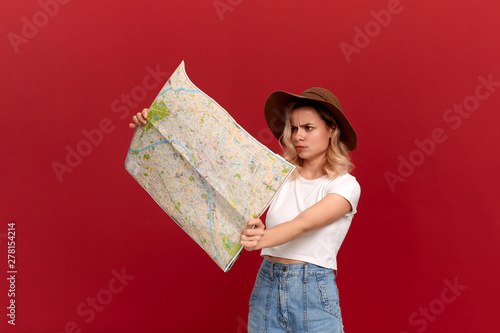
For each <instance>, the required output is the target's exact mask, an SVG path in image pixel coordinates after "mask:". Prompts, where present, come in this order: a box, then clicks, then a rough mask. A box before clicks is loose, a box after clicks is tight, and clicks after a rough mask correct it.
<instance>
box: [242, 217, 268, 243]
mask: <svg viewBox="0 0 500 333" xmlns="http://www.w3.org/2000/svg"><path fill="white" fill-rule="evenodd" d="M252 227H254V228H253V229H252ZM265 229H266V227H265V226H264V223H262V220H261V219H251V220H250V221H248V222H247V228H246V229H245V230H243V231H242V232H241V245H243V246H244V247H245V250H247V251H253V250H258V249H259V248H258V247H257V245H258V244H259V241H260V240H261V238H262V236H264V232H265Z"/></svg>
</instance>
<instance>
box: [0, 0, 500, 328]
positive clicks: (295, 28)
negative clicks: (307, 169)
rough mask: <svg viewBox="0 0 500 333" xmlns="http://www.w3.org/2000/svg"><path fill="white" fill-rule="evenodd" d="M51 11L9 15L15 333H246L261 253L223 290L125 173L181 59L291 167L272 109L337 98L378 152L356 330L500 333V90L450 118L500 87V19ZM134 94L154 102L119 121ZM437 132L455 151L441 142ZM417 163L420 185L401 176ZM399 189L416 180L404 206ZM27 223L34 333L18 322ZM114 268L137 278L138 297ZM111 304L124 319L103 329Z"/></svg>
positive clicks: (372, 154) (348, 266)
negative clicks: (96, 302)
mask: <svg viewBox="0 0 500 333" xmlns="http://www.w3.org/2000/svg"><path fill="white" fill-rule="evenodd" d="M61 1H62V0H61ZM63 2H64V1H63ZM41 3H46V2H44V0H42V2H41ZM47 3H52V7H48V8H49V9H50V10H51V14H52V17H51V16H49V15H47V14H43V12H42V10H43V9H42V7H41V5H40V3H39V2H38V1H35V0H22V1H16V2H12V1H2V4H1V8H0V13H1V14H0V15H1V21H0V22H1V23H0V35H1V36H3V37H2V39H1V42H0V52H1V53H0V54H1V62H0V70H1V77H2V80H1V82H0V89H1V91H2V92H1V96H2V98H1V106H2V111H3V112H2V115H3V116H2V126H1V128H2V129H1V131H0V135H1V142H2V149H1V152H2V163H1V166H0V174H1V177H2V178H1V179H2V185H1V188H2V190H1V194H0V205H1V210H0V214H1V220H0V242H1V243H0V250H1V252H0V253H4V254H1V255H0V258H4V259H1V262H0V276H2V279H1V282H0V305H1V306H0V318H2V319H0V331H2V332H52V333H55V332H78V331H80V330H81V332H246V329H245V328H244V326H245V325H246V316H247V311H248V297H249V295H250V292H251V288H252V286H253V283H254V278H255V275H256V272H257V269H258V266H259V264H260V260H261V259H260V257H259V254H258V253H257V252H252V253H248V252H244V253H243V254H242V256H241V258H240V259H238V261H237V262H236V264H235V265H234V266H233V268H232V269H231V270H230V271H229V272H228V273H223V272H222V271H221V270H220V269H219V268H218V267H217V266H216V265H215V264H214V263H213V262H212V261H211V260H210V258H209V257H208V256H207V255H206V254H204V253H203V251H202V250H201V249H200V248H199V247H198V246H197V245H196V244H195V243H194V242H192V241H191V240H190V238H189V237H188V236H187V235H186V234H184V233H183V231H182V230H181V229H180V228H179V227H178V226H177V225H175V223H173V222H172V221H171V220H170V218H168V217H167V216H166V215H165V213H164V212H163V211H162V210H161V209H160V208H159V207H158V206H157V205H156V203H155V202H154V201H153V200H152V199H151V198H150V197H149V195H148V194H147V193H146V192H145V191H144V190H143V189H142V188H141V187H140V186H139V185H138V184H137V183H136V182H135V181H134V180H133V178H132V177H131V176H130V175H129V174H128V173H127V172H126V171H125V169H124V160H125V156H126V153H127V149H128V146H129V144H130V140H131V138H132V134H133V131H132V130H130V129H129V128H128V127H127V125H128V122H129V120H130V116H131V115H132V114H133V113H135V112H137V111H139V110H141V109H142V108H143V107H147V106H148V105H150V104H151V102H152V101H153V99H154V97H155V96H156V94H157V93H158V91H159V87H158V88H157V89H154V90H153V89H152V90H148V91H147V96H139V95H137V94H138V92H139V90H140V88H137V87H141V86H142V85H143V79H144V78H145V77H146V75H147V74H148V71H147V70H146V68H147V67H148V66H149V67H151V68H156V67H158V68H159V69H160V70H161V72H163V73H167V74H170V73H172V72H173V71H174V70H175V68H176V67H177V66H178V65H179V63H180V62H181V60H185V61H186V69H187V73H188V75H189V76H190V78H191V79H192V81H193V82H194V83H195V84H196V85H197V86H198V87H199V88H200V89H201V90H203V91H204V92H206V93H207V94H208V95H209V96H211V97H213V98H214V99H215V100H217V101H218V102H219V104H221V105H222V106H223V107H224V108H225V109H226V110H228V112H229V113H230V114H231V115H232V116H233V117H234V118H235V120H236V121H237V122H238V123H240V124H241V125H242V126H243V127H244V128H245V129H246V130H247V131H248V132H250V133H251V134H252V135H254V136H255V137H256V138H257V139H259V140H260V141H261V142H263V143H264V144H266V145H268V146H269V147H271V148H272V149H274V150H276V151H277V150H278V146H277V144H276V142H275V141H274V140H273V139H272V138H271V136H270V132H269V130H268V129H267V127H266V124H265V121H264V117H263V105H264V102H265V100H266V98H267V96H268V95H269V94H270V93H271V92H272V91H274V90H287V91H291V92H295V93H300V92H301V91H303V90H305V89H306V88H308V87H310V86H322V87H326V88H329V89H330V90H332V91H333V92H334V93H335V94H336V95H337V96H338V97H339V99H340V100H341V102H342V104H343V110H344V112H345V113H346V114H347V115H348V117H349V119H350V120H351V122H352V124H353V125H354V127H355V129H356V130H357V132H358V135H359V146H358V147H359V148H358V149H357V150H356V151H355V152H354V153H353V154H352V156H353V159H354V162H355V164H356V166H357V168H356V169H355V171H354V175H355V176H356V177H357V179H358V180H359V182H360V184H361V187H362V195H361V200H360V204H359V207H358V210H359V213H358V214H357V215H356V216H355V218H354V221H353V224H352V227H351V230H350V232H349V234H348V236H347V238H346V240H345V243H344V245H343V246H342V249H341V250H340V253H339V257H338V261H339V271H340V272H339V276H338V286H339V289H340V297H341V307H342V311H343V318H344V324H345V327H346V331H348V332H351V333H352V332H394V333H402V332H407V333H413V332H424V331H425V332H429V333H430V332H492V331H495V330H496V329H498V321H497V316H498V312H499V310H500V303H499V301H498V297H499V287H498V280H499V277H500V269H499V264H498V260H499V249H500V246H499V245H498V244H499V243H498V238H499V232H500V224H499V219H498V217H497V214H496V212H497V208H496V207H497V204H496V201H497V199H498V194H497V187H498V185H499V179H498V175H497V171H498V166H499V158H498V148H495V147H496V146H497V145H498V139H499V134H498V133H499V130H498V124H499V118H500V117H499V115H498V112H499V109H498V105H499V102H500V87H492V88H491V87H490V89H491V91H488V90H487V88H484V87H483V88H479V92H480V93H481V96H484V95H486V94H487V92H488V93H489V95H488V97H487V98H484V100H480V101H479V105H472V104H471V105H472V106H471V107H470V108H472V107H474V109H475V111H473V112H470V113H469V112H468V111H467V112H466V113H464V114H465V116H464V117H462V116H461V117H460V119H461V122H460V123H458V121H459V120H457V119H458V118H453V119H455V120H454V121H453V122H451V120H449V121H446V120H445V118H444V117H446V115H448V116H450V114H449V113H448V112H452V111H447V110H448V109H450V108H453V105H454V104H455V103H457V104H461V103H463V102H464V100H467V101H468V102H470V103H473V102H474V98H473V97H471V96H474V95H475V93H476V87H478V85H480V80H479V79H478V78H479V77H480V76H482V77H484V78H488V76H491V79H492V80H493V81H495V82H500V64H499V61H498V59H499V58H500V44H499V43H498V33H499V32H500V31H499V29H500V21H499V20H498V12H499V10H500V4H498V2H496V1H493V0H491V1H488V0H477V1H451V0H446V1H432V0H418V1H410V0H401V2H400V4H399V6H395V7H391V6H393V5H394V4H395V2H394V0H376V1H307V2H306V1H264V0H259V1H242V0H220V1H212V0H206V1H152V0H143V1H128V0H125V1H91V0H88V1H69V2H68V3H66V4H59V5H58V6H59V7H58V8H56V7H55V6H54V5H53V4H54V2H53V1H50V0H47ZM217 4H219V6H220V4H225V5H226V7H217V8H216V5H217ZM388 6H389V7H391V9H392V10H393V12H396V11H397V12H398V13H397V14H391V19H390V22H387V21H388V19H387V16H386V17H385V18H386V22H384V24H383V25H385V26H381V25H380V24H379V23H374V22H375V19H374V16H373V13H372V11H375V13H379V11H380V10H383V9H387V7H388ZM56 9H57V10H56ZM372 21H373V22H372ZM26 22H28V23H26ZM370 22H371V23H370ZM32 23H36V24H37V25H38V27H36V26H35V29H36V30H34V29H32V30H29V29H28V28H27V27H25V26H26V25H29V24H32ZM356 27H358V28H359V29H361V30H364V29H365V28H368V29H372V30H369V34H370V35H371V37H370V36H368V37H365V38H364V39H363V38H362V37H359V36H358V38H357V39H356V41H357V43H358V46H359V47H358V50H357V53H352V54H350V56H348V57H346V56H345V55H344V54H343V52H342V50H341V47H340V45H344V46H345V45H346V44H342V43H347V44H349V45H352V46H355V45H356V44H355V36H356V34H357V32H356V31H357V30H355V28H356ZM23 31H24V32H23ZM23 33H24V36H29V38H26V37H23ZM14 36H17V37H15V38H14ZM16 38H17V39H16ZM22 38H25V39H22ZM367 38H369V41H368V40H367ZM21 40H22V42H21ZM368 42H369V43H368ZM363 43H364V44H363ZM365 44H367V45H365ZM348 60H350V61H348ZM163 75H166V74H163ZM163 81H164V80H163ZM151 82H153V81H151ZM162 84H163V82H162ZM134 89H135V90H134ZM132 91H135V93H136V99H137V100H138V101H137V102H138V103H136V104H135V105H133V106H134V107H125V108H123V106H124V105H125V104H123V103H121V102H120V104H119V105H120V106H122V109H121V110H122V111H121V112H119V113H117V112H114V110H115V111H116V109H114V108H113V107H112V104H113V102H114V101H115V100H116V99H118V101H119V100H120V98H121V96H122V94H125V95H126V94H131V92H132ZM137 96H139V97H140V98H139V97H137ZM115 106H116V105H115ZM124 114H126V117H124ZM454 117H457V115H456V114H455V116H454ZM103 119H109V120H108V122H110V124H111V125H110V126H111V127H110V128H111V129H112V130H111V129H108V132H109V133H105V134H103V138H102V142H99V144H97V145H93V146H92V150H91V152H89V153H88V154H87V155H88V156H84V157H83V158H82V160H81V161H79V162H78V163H76V162H75V164H77V165H76V166H74V167H72V168H71V172H64V173H63V174H62V176H61V179H58V177H57V175H56V172H55V171H54V169H53V163H54V162H58V163H61V165H62V164H66V162H65V159H66V155H67V154H68V152H67V150H66V147H67V146H69V147H70V148H71V149H77V147H78V145H79V144H80V148H81V147H83V146H82V145H84V143H82V142H84V141H86V137H85V136H84V134H83V133H84V132H83V131H84V130H87V131H92V130H95V129H97V128H99V124H100V122H101V120H103ZM453 126H454V127H455V128H453ZM436 129H438V132H439V129H441V132H440V133H441V134H440V136H438V139H440V140H441V141H444V142H441V143H435V144H430V143H429V140H430V139H431V138H432V132H433V131H434V130H436ZM444 138H445V139H444ZM416 140H420V141H421V142H426V143H427V146H424V148H422V149H424V150H427V153H428V154H427V155H424V153H422V152H421V153H419V152H418V150H419V148H418V145H417V143H416ZM433 145H434V147H433ZM425 147H426V148H425ZM87 148H88V147H87ZM82 149H83V148H82ZM422 149H420V150H422ZM409 159H412V161H413V162H414V163H415V164H418V165H417V166H416V167H413V169H414V170H411V169H410V170H408V169H404V167H403V166H401V167H400V164H402V163H403V162H401V161H402V160H406V161H408V160H409ZM406 167H408V166H406ZM398 168H400V169H401V170H400V171H398ZM398 172H401V174H398ZM405 172H406V173H405ZM388 173H391V175H393V176H394V175H399V176H398V177H401V178H398V179H399V181H397V182H396V183H395V184H393V185H392V186H393V187H392V188H391V185H390V184H389V182H388V180H387V178H386V177H387V174H388ZM402 175H404V176H402ZM401 180H404V181H401ZM9 221H16V223H17V224H16V225H17V227H16V229H17V230H16V231H17V233H16V260H17V262H16V264H17V269H18V274H17V280H16V298H15V299H16V315H17V316H16V326H15V327H14V326H12V325H9V324H7V319H8V318H7V316H6V314H7V310H6V307H7V306H8V302H9V298H8V296H7V293H8V289H9V286H8V284H7V281H6V275H7V273H6V272H7V260H6V257H7V255H6V253H7V238H6V234H7V223H8V222H9ZM113 270H115V271H117V272H122V270H124V272H125V273H126V275H127V276H128V277H129V280H128V281H127V282H125V284H126V286H123V288H118V287H119V283H118V282H117V280H115V278H114V275H113ZM132 277H133V279H132ZM446 281H448V282H449V283H451V284H453V283H455V284H458V285H459V286H461V287H458V288H459V289H457V290H454V292H453V291H452V290H450V287H449V286H448V285H447V282H446ZM110 283H111V287H110ZM110 288H112V290H114V291H116V290H117V289H120V291H119V292H116V293H113V294H111V293H110V292H109V291H106V290H111V289H110ZM460 288H461V289H460ZM109 295H112V299H109V298H106V296H109ZM96 296H99V297H101V300H104V301H105V303H106V305H105V306H103V307H102V308H99V310H100V311H95V313H94V314H95V316H92V317H91V315H90V313H91V312H89V309H91V307H89V306H88V305H86V304H87V302H88V300H89V299H91V298H96ZM82 303H83V305H81V304H82ZM79 306H82V307H81V308H80V310H86V311H87V312H86V314H85V315H81V312H78V310H77V309H78V307H79ZM426 311H427V314H425V313H426ZM86 320H87V321H88V322H86Z"/></svg>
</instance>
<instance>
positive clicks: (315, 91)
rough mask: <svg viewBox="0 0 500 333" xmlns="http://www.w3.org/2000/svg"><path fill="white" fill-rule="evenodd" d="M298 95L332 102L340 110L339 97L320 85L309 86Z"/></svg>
mask: <svg viewBox="0 0 500 333" xmlns="http://www.w3.org/2000/svg"><path fill="white" fill-rule="evenodd" d="M300 96H304V97H307V98H312V99H315V100H317V101H320V102H328V103H330V104H333V105H334V106H335V107H336V108H338V109H339V110H342V105H340V101H339V99H338V98H337V97H336V96H335V95H334V94H332V93H331V92H330V91H329V90H327V89H325V88H320V87H314V88H309V89H307V90H305V91H304V92H303V93H302V94H300Z"/></svg>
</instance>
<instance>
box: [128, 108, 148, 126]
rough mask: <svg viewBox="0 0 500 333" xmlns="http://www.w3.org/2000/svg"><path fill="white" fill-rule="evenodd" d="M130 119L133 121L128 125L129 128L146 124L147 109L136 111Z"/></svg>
mask: <svg viewBox="0 0 500 333" xmlns="http://www.w3.org/2000/svg"><path fill="white" fill-rule="evenodd" d="M132 121H133V123H130V124H129V125H128V127H130V128H136V127H137V126H142V125H146V124H147V123H148V109H143V110H142V111H141V112H137V114H136V115H135V116H133V117H132Z"/></svg>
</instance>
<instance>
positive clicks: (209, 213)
mask: <svg viewBox="0 0 500 333" xmlns="http://www.w3.org/2000/svg"><path fill="white" fill-rule="evenodd" d="M171 142H175V143H177V144H178V145H179V146H181V147H182V149H184V151H186V153H187V154H188V156H189V159H190V160H191V165H192V166H193V168H194V169H195V170H196V171H198V169H197V168H196V166H195V165H194V161H193V157H192V156H191V152H190V151H189V150H188V149H187V148H186V147H184V145H183V144H182V143H180V142H179V141H177V140H174V139H170V140H163V141H158V142H155V143H153V144H151V145H149V146H147V147H144V148H141V149H129V151H130V152H132V153H139V152H142V151H144V150H147V149H150V148H152V147H154V146H157V145H159V144H164V143H171ZM198 173H199V172H198ZM200 180H201V183H202V184H203V187H205V190H206V191H207V200H208V210H209V211H208V216H209V219H208V221H209V226H210V237H211V238H212V245H213V247H214V249H215V253H216V256H215V257H213V258H212V259H216V258H217V257H219V259H220V260H222V261H223V262H224V263H225V264H226V265H227V262H226V261H225V260H224V259H222V257H221V256H220V255H219V251H217V247H216V246H215V242H214V235H213V232H212V201H211V197H210V189H209V188H208V187H207V186H206V183H205V181H204V180H203V178H202V177H201V176H200Z"/></svg>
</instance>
